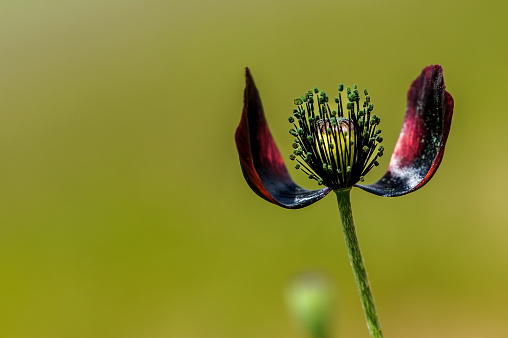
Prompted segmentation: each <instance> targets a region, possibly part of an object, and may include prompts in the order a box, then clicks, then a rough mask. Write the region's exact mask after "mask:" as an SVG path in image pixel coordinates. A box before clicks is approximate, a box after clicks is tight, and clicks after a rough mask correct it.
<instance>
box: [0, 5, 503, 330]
mask: <svg viewBox="0 0 508 338" xmlns="http://www.w3.org/2000/svg"><path fill="white" fill-rule="evenodd" d="M507 9H508V5H507V3H506V2H505V1H482V2H480V1H463V0H461V1H459V0H450V1H435V0H430V1H429V0H425V1H423V0H421V1H420V0H418V1H395V0H386V1H374V0H370V1H368V0H359V1H341V0H335V1H327V0H325V1H320V2H309V1H301V0H294V1H273V0H258V1H232V0H217V1H213V2H211V1H201V0H190V1H186V2H184V1H161V0H159V1H157V0H148V1H133V0H122V1H120V0H100V1H99V0H89V1H61V0H48V1H35V0H31V1H30V0H27V1H7V0H5V1H2V2H0V37H1V38H0V220H1V222H0V271H1V275H0V336H1V337H177V338H178V337H210V338H214V337H221V338H222V337H245V338H255V337H256V338H257V337H297V338H303V337H306V336H305V334H304V333H303V331H302V330H300V329H299V328H298V327H297V326H295V325H293V323H292V321H291V318H290V317H289V315H288V312H287V309H286V307H285V302H284V290H285V289H286V288H287V285H288V283H289V281H290V280H291V279H292V278H293V276H295V275H296V274H298V273H300V272H302V271H321V272H322V273H323V274H324V275H325V276H327V278H328V280H329V282H330V285H332V288H333V290H332V291H333V293H334V294H335V298H334V300H333V304H334V310H335V311H334V313H333V324H332V332H333V337H367V336H368V331H367V328H366V325H365V321H364V318H363V312H362V309H361V306H360V302H359V298H358V295H357V291H356V287H355V284H354V279H353V275H352V273H351V269H350V266H349V262H348V259H347V253H346V249H345V246H344V240H343V235H342V233H341V226H340V220H339V214H338V211H337V208H336V204H335V199H334V198H333V197H328V198H325V199H324V200H323V201H321V202H319V203H317V204H315V205H312V206H310V207H308V208H305V209H303V210H298V211H294V210H293V211H290V210H285V209H281V208H278V207H276V206H274V205H271V204H269V203H266V202H265V201H263V200H262V199H260V198H258V197H257V196H256V195H255V194H254V193H252V191H251V190H250V189H249V188H248V186H247V184H246V183H245V182H244V179H243V176H242V174H241V171H240V167H239V163H238V157H237V153H236V148H235V144H234V137H233V135H234V131H235V129H236V126H237V124H238V122H239V119H240V113H241V109H242V94H243V86H244V67H245V66H249V67H250V69H251V71H252V73H253V75H254V78H255V80H256V84H257V86H258V88H259V90H260V92H261V96H262V99H263V104H264V106H265V111H266V114H267V118H268V121H269V124H270V127H271V130H272V132H273V135H274V138H275V140H276V142H277V143H278V145H279V147H280V149H281V150H282V152H283V153H289V152H290V151H291V136H290V135H289V134H288V133H287V130H288V128H289V125H288V122H287V116H288V115H289V114H290V112H291V110H292V108H293V105H292V101H293V98H294V97H296V96H299V95H301V94H302V93H303V92H304V91H306V90H307V89H309V88H312V87H313V86H314V85H317V86H319V87H320V89H326V90H327V91H328V93H329V95H330V96H331V97H333V96H334V94H333V92H334V90H335V89H336V88H337V84H338V83H339V82H343V83H344V84H346V85H352V84H354V83H357V84H358V85H359V87H360V88H364V87H367V88H368V89H369V92H370V94H371V97H372V100H373V102H374V103H375V105H376V113H377V114H378V115H380V116H381V117H382V122H381V128H382V129H383V136H384V139H385V141H384V143H385V144H384V145H385V147H386V148H387V150H386V151H385V154H387V156H385V157H384V158H383V159H382V161H381V165H380V166H379V167H378V168H376V170H375V171H373V172H372V173H370V174H369V176H368V177H367V181H368V182H374V181H375V180H376V179H377V178H379V177H380V176H381V175H382V174H383V171H384V169H385V168H386V166H387V165H388V161H389V157H390V156H389V155H388V154H390V152H391V149H393V146H394V144H395V142H396V140H397V137H398V133H399V131H400V126H401V124H402V119H403V115H404V109H405V98H406V92H407V90H408V88H409V85H410V83H411V81H412V80H413V79H414V78H416V76H418V75H419V73H420V71H421V69H422V68H423V67H425V66H427V65H430V64H436V63H439V64H441V65H442V66H443V68H444V70H445V73H444V74H445V80H446V84H447V88H448V90H449V91H450V92H451V93H452V95H453V97H454V98H455V115H454V118H453V124H452V130H451V133H450V137H449V141H448V144H447V150H446V154H445V157H444V160H443V163H442V165H441V167H440V169H439V171H438V173H437V174H436V175H435V177H434V178H433V179H432V181H431V182H430V183H429V184H428V185H427V186H425V188H424V189H421V190H419V191H418V192H416V193H414V194H410V195H407V196H404V197H399V198H380V197H377V196H374V195H370V194H368V193H366V192H363V191H360V190H358V189H355V190H354V191H353V193H352V202H353V211H354V214H355V219H356V223H357V226H358V235H359V238H360V242H361V245H362V250H363V254H364V258H365V260H366V264H367V268H368V271H369V275H370V278H371V283H372V285H373V291H374V294H375V297H376V301H377V306H378V311H379V315H380V318H381V322H382V325H383V329H384V332H385V336H386V337H392V338H396V337H399V338H403V337H416V338H419V337H422V338H423V337H434V338H435V337H443V338H445V337H446V338H449V337H506V332H507V331H508V321H507V319H506V318H507V317H508V307H507V305H508V290H507V287H506V286H507V285H508V245H507V242H508V228H507V223H508V216H507V215H506V208H507V200H506V194H505V191H506V190H507V189H508V183H507V179H506V174H505V172H506V167H507V165H508V157H507V150H506V146H505V144H506V142H505V141H506V129H505V128H506V124H507V123H508V114H507V111H506V104H505V102H504V97H505V96H506V90H507V86H506V76H507V73H508V72H507V71H508V66H507V63H506V60H507V58H508V45H507V43H506V41H507V28H508V27H507V26H508V25H507V23H506V15H505V13H506V10H507ZM293 174H294V175H293V176H294V177H295V180H297V182H300V184H302V185H304V186H307V187H309V188H311V187H313V184H312V182H308V181H309V180H308V179H306V178H305V177H304V176H303V175H302V174H300V173H298V172H296V170H294V173H293Z"/></svg>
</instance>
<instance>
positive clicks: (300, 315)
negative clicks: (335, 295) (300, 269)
mask: <svg viewBox="0 0 508 338" xmlns="http://www.w3.org/2000/svg"><path fill="white" fill-rule="evenodd" d="M286 300H287V304H288V307H289V311H290V312H291V315H292V316H293V318H294V320H295V321H296V322H297V323H298V324H300V325H301V326H303V328H304V329H305V330H306V331H307V332H308V333H309V335H310V336H311V337H326V336H327V334H326V333H327V331H328V326H329V323H330V319H331V308H332V294H331V290H330V287H329V285H328V283H327V281H326V280H325V278H324V277H323V276H322V275H320V274H318V273H307V274H303V275H300V276H297V277H296V278H295V279H294V280H293V282H292V283H291V285H289V287H288V289H287V292H286Z"/></svg>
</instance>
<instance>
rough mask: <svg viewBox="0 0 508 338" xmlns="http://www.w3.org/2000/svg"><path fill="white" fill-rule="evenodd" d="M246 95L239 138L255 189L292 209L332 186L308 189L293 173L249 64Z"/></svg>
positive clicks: (246, 171)
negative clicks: (285, 162) (272, 131)
mask: <svg viewBox="0 0 508 338" xmlns="http://www.w3.org/2000/svg"><path fill="white" fill-rule="evenodd" d="M245 77H246V85H245V91H244V96H243V111H242V119H241V120H240V124H239V125H238V128H237V129H236V134H235V139H236V147H237V149H238V155H239V156H240V165H241V167H242V171H243V175H244V177H245V180H246V181H247V183H248V184H249V186H250V187H251V189H252V190H253V191H254V192H255V193H256V194H258V195H259V196H261V197H262V198H264V199H265V200H267V201H269V202H271V203H274V204H276V205H279V206H281V207H284V208H288V209H298V208H303V207H306V206H308V205H310V204H312V203H314V202H316V201H318V200H320V199H321V198H323V197H325V196H326V195H327V194H328V193H329V192H330V191H331V190H330V189H329V188H323V189H319V190H307V189H304V188H302V187H300V186H298V185H297V184H296V183H295V182H294V181H293V180H292V179H291V177H290V176H289V173H288V171H287V168H286V166H285V165H284V161H283V160H282V157H281V156H280V152H279V149H278V148H277V146H276V145H275V142H274V140H273V137H272V134H271V133H270V130H269V129H268V124H267V123H266V119H265V114H264V112H263V106H262V104H261V98H260V97H259V92H258V90H257V88H256V85H255V84H254V80H253V79H252V75H251V74H250V71H249V69H248V68H246V71H245Z"/></svg>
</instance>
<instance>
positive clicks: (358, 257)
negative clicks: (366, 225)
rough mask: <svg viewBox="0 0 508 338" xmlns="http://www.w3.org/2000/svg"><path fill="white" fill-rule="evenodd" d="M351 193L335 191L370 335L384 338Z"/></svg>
mask: <svg viewBox="0 0 508 338" xmlns="http://www.w3.org/2000/svg"><path fill="white" fill-rule="evenodd" d="M350 192H351V189H344V190H335V193H336V194H337V203H338V204H339V211H340V219H341V221H342V230H343V231H344V237H345V239H346V247H347V251H348V253H349V260H350V262H351V267H352V268H353V273H354V275H355V280H356V285H357V286H358V291H359V292H360V299H361V301H362V306H363V311H364V312H365V318H366V319H367V326H368V327H369V331H370V335H371V337H373V338H382V337H383V333H382V332H381V325H380V324H379V319H378V317H377V312H376V306H375V305H374V297H373V296H372V292H371V291H370V286H369V279H368V278H367V271H366V270H365V266H364V263H363V258H362V254H361V252H360V245H359V243H358V238H357V237H356V231H355V223H354V221H353V213H352V211H351V201H350V198H349V195H350Z"/></svg>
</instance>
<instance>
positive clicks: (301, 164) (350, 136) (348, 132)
mask: <svg viewBox="0 0 508 338" xmlns="http://www.w3.org/2000/svg"><path fill="white" fill-rule="evenodd" d="M343 88H344V86H343V85H342V84H340V85H339V96H338V97H335V103H336V104H337V109H336V110H335V109H334V110H332V109H330V106H329V104H328V101H329V99H328V95H326V93H325V92H324V91H321V93H319V90H318V88H317V87H314V91H311V90H309V91H308V92H307V93H305V94H304V95H303V96H302V97H299V98H296V99H295V105H296V106H297V108H295V109H294V110H293V115H294V117H293V116H290V117H289V122H290V123H292V124H293V126H294V128H291V129H290V130H289V133H290V134H291V135H293V136H295V139H294V142H293V148H294V151H293V154H291V155H290V156H289V158H290V159H291V160H296V161H297V162H298V163H297V164H296V165H295V168H296V169H300V170H302V171H303V172H304V173H305V174H307V175H308V177H309V178H310V179H314V180H316V181H317V182H318V184H320V185H321V184H324V185H326V186H328V187H330V188H332V189H334V190H337V189H343V188H347V187H351V186H353V185H354V184H356V183H357V182H358V181H363V176H364V175H365V174H366V173H367V172H369V171H370V170H371V169H372V168H373V167H374V166H377V165H378V162H377V158H378V157H380V156H382V155H383V150H384V149H383V147H382V146H379V148H378V149H377V154H376V155H374V153H375V152H376V147H377V146H378V144H379V143H381V142H382V140H383V139H382V137H381V136H380V133H381V130H380V129H376V128H377V125H379V122H380V119H379V117H377V116H376V115H374V114H371V112H372V110H373V109H374V105H373V104H372V103H370V96H369V95H368V93H367V90H366V89H365V90H364V93H365V96H366V97H365V101H364V102H363V107H362V109H360V104H359V102H360V96H359V94H358V89H357V86H356V85H355V86H354V87H353V88H354V89H353V90H351V88H350V87H347V88H346V92H347V98H348V102H347V105H346V108H347V113H346V115H347V117H344V109H343V106H342V97H341V92H342V90H343ZM314 94H316V95H314ZM315 102H317V105H316V107H315ZM316 108H317V109H316Z"/></svg>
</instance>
